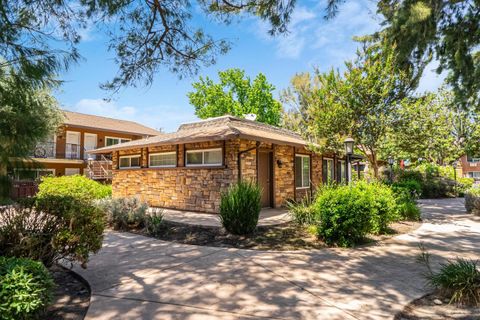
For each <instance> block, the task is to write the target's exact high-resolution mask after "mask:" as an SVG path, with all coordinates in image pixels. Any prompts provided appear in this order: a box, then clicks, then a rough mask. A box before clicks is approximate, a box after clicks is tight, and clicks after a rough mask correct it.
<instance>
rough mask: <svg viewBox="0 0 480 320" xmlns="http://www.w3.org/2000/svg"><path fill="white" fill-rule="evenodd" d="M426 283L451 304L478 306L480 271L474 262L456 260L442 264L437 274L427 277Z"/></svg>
mask: <svg viewBox="0 0 480 320" xmlns="http://www.w3.org/2000/svg"><path fill="white" fill-rule="evenodd" d="M428 282H429V283H430V285H432V286H433V287H435V288H437V289H438V290H440V292H441V294H442V295H443V296H445V297H447V298H448V299H450V302H451V303H452V302H453V303H457V304H465V305H472V306H480V270H479V269H478V267H477V262H476V261H473V260H466V259H461V258H457V259H456V260H455V261H449V262H448V263H446V264H442V265H441V268H440V271H439V272H438V273H432V274H430V275H429V276H428Z"/></svg>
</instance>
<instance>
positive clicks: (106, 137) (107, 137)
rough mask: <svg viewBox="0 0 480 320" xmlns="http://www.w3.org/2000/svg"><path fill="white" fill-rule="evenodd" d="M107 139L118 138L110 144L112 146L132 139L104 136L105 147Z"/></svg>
mask: <svg viewBox="0 0 480 320" xmlns="http://www.w3.org/2000/svg"><path fill="white" fill-rule="evenodd" d="M107 139H117V140H118V143H115V144H111V146H114V145H117V144H120V143H125V142H130V141H132V139H130V138H120V137H112V136H105V146H106V147H107ZM120 140H127V141H124V142H120Z"/></svg>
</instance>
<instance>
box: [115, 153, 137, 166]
mask: <svg viewBox="0 0 480 320" xmlns="http://www.w3.org/2000/svg"><path fill="white" fill-rule="evenodd" d="M125 158H127V159H130V166H128V167H122V166H121V165H120V163H121V162H122V161H121V160H122V159H125ZM132 158H139V159H140V160H139V161H138V162H139V163H141V160H142V155H140V154H132V155H128V156H119V157H118V168H119V169H139V168H141V166H134V167H132V160H131V159H132Z"/></svg>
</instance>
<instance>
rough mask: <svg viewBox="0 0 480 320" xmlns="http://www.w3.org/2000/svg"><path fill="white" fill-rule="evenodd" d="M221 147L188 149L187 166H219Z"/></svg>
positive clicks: (220, 163)
mask: <svg viewBox="0 0 480 320" xmlns="http://www.w3.org/2000/svg"><path fill="white" fill-rule="evenodd" d="M220 165H222V149H205V150H188V151H187V166H220Z"/></svg>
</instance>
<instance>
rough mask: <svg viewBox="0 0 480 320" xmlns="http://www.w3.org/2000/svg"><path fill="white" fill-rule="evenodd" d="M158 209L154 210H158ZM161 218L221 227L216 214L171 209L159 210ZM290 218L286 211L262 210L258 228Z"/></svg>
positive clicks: (284, 221)
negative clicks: (161, 213) (161, 214)
mask: <svg viewBox="0 0 480 320" xmlns="http://www.w3.org/2000/svg"><path fill="white" fill-rule="evenodd" d="M158 209H160V208H154V209H153V210H158ZM161 210H162V212H163V218H164V219H165V220H168V221H172V222H179V223H185V224H191V225H200V226H208V227H221V224H220V217H219V215H218V214H212V213H202V212H195V211H182V210H173V209H161ZM291 220H292V219H291V217H290V215H289V214H288V211H287V210H286V209H270V208H268V209H262V211H260V217H259V219H258V225H259V226H273V225H278V224H283V223H286V222H289V221H291Z"/></svg>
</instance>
